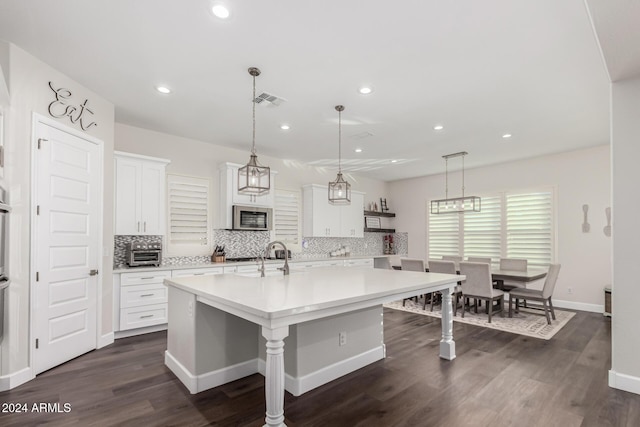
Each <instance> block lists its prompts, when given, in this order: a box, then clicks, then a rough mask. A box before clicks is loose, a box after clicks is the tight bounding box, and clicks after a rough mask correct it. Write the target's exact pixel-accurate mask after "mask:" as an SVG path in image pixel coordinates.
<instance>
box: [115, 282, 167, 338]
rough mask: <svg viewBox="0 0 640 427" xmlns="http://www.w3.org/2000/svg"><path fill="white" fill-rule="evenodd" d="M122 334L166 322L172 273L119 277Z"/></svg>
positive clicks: (120, 328)
mask: <svg viewBox="0 0 640 427" xmlns="http://www.w3.org/2000/svg"><path fill="white" fill-rule="evenodd" d="M120 276H121V277H120V313H119V314H120V327H119V328H118V329H119V330H120V331H126V330H128V329H136V328H143V327H147V326H154V325H160V324H164V323H167V287H166V286H165V285H164V283H163V281H164V279H165V278H168V277H171V271H153V272H139V273H122V274H121V275H120Z"/></svg>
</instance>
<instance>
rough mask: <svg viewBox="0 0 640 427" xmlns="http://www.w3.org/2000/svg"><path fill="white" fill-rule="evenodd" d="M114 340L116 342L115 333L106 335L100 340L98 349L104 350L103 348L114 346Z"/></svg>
mask: <svg viewBox="0 0 640 427" xmlns="http://www.w3.org/2000/svg"><path fill="white" fill-rule="evenodd" d="M114 340H115V336H114V333H113V332H109V333H108V334H104V335H102V336H101V337H100V338H98V347H97V348H102V347H106V346H108V345H109V344H113V341H114Z"/></svg>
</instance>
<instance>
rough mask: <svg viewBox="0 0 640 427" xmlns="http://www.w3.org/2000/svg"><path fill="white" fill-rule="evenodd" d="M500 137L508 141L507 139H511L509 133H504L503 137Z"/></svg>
mask: <svg viewBox="0 0 640 427" xmlns="http://www.w3.org/2000/svg"><path fill="white" fill-rule="evenodd" d="M502 137H503V138H504V139H508V138H511V134H510V133H505V134H504V135H502Z"/></svg>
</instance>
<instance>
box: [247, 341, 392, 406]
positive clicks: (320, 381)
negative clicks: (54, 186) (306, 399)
mask: <svg viewBox="0 0 640 427" xmlns="http://www.w3.org/2000/svg"><path fill="white" fill-rule="evenodd" d="M384 357H385V346H384V344H383V345H381V346H379V347H375V348H373V349H371V350H368V351H365V352H364V353H360V354H357V355H355V356H352V357H349V358H347V359H344V360H341V361H339V362H336V363H334V364H332V365H329V366H326V367H324V368H321V369H318V370H317V371H315V372H311V373H310V374H307V375H304V376H302V377H293V376H291V375H289V374H285V376H284V388H285V390H287V391H288V392H289V393H291V394H293V395H294V396H300V395H301V394H304V393H306V392H308V391H311V390H313V389H314V388H317V387H320V386H321V385H324V384H327V383H328V382H331V381H333V380H335V379H337V378H340V377H342V376H344V375H347V374H349V373H351V372H353V371H356V370H358V369H360V368H364V367H365V366H367V365H370V364H371V363H373V362H377V361H378V360H381V359H384ZM265 365H266V363H265V361H264V360H263V359H259V361H258V372H260V373H261V374H262V375H264V374H265Z"/></svg>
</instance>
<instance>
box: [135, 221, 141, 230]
mask: <svg viewBox="0 0 640 427" xmlns="http://www.w3.org/2000/svg"><path fill="white" fill-rule="evenodd" d="M136 231H137V232H138V233H139V232H140V221H138V228H137V229H136Z"/></svg>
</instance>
